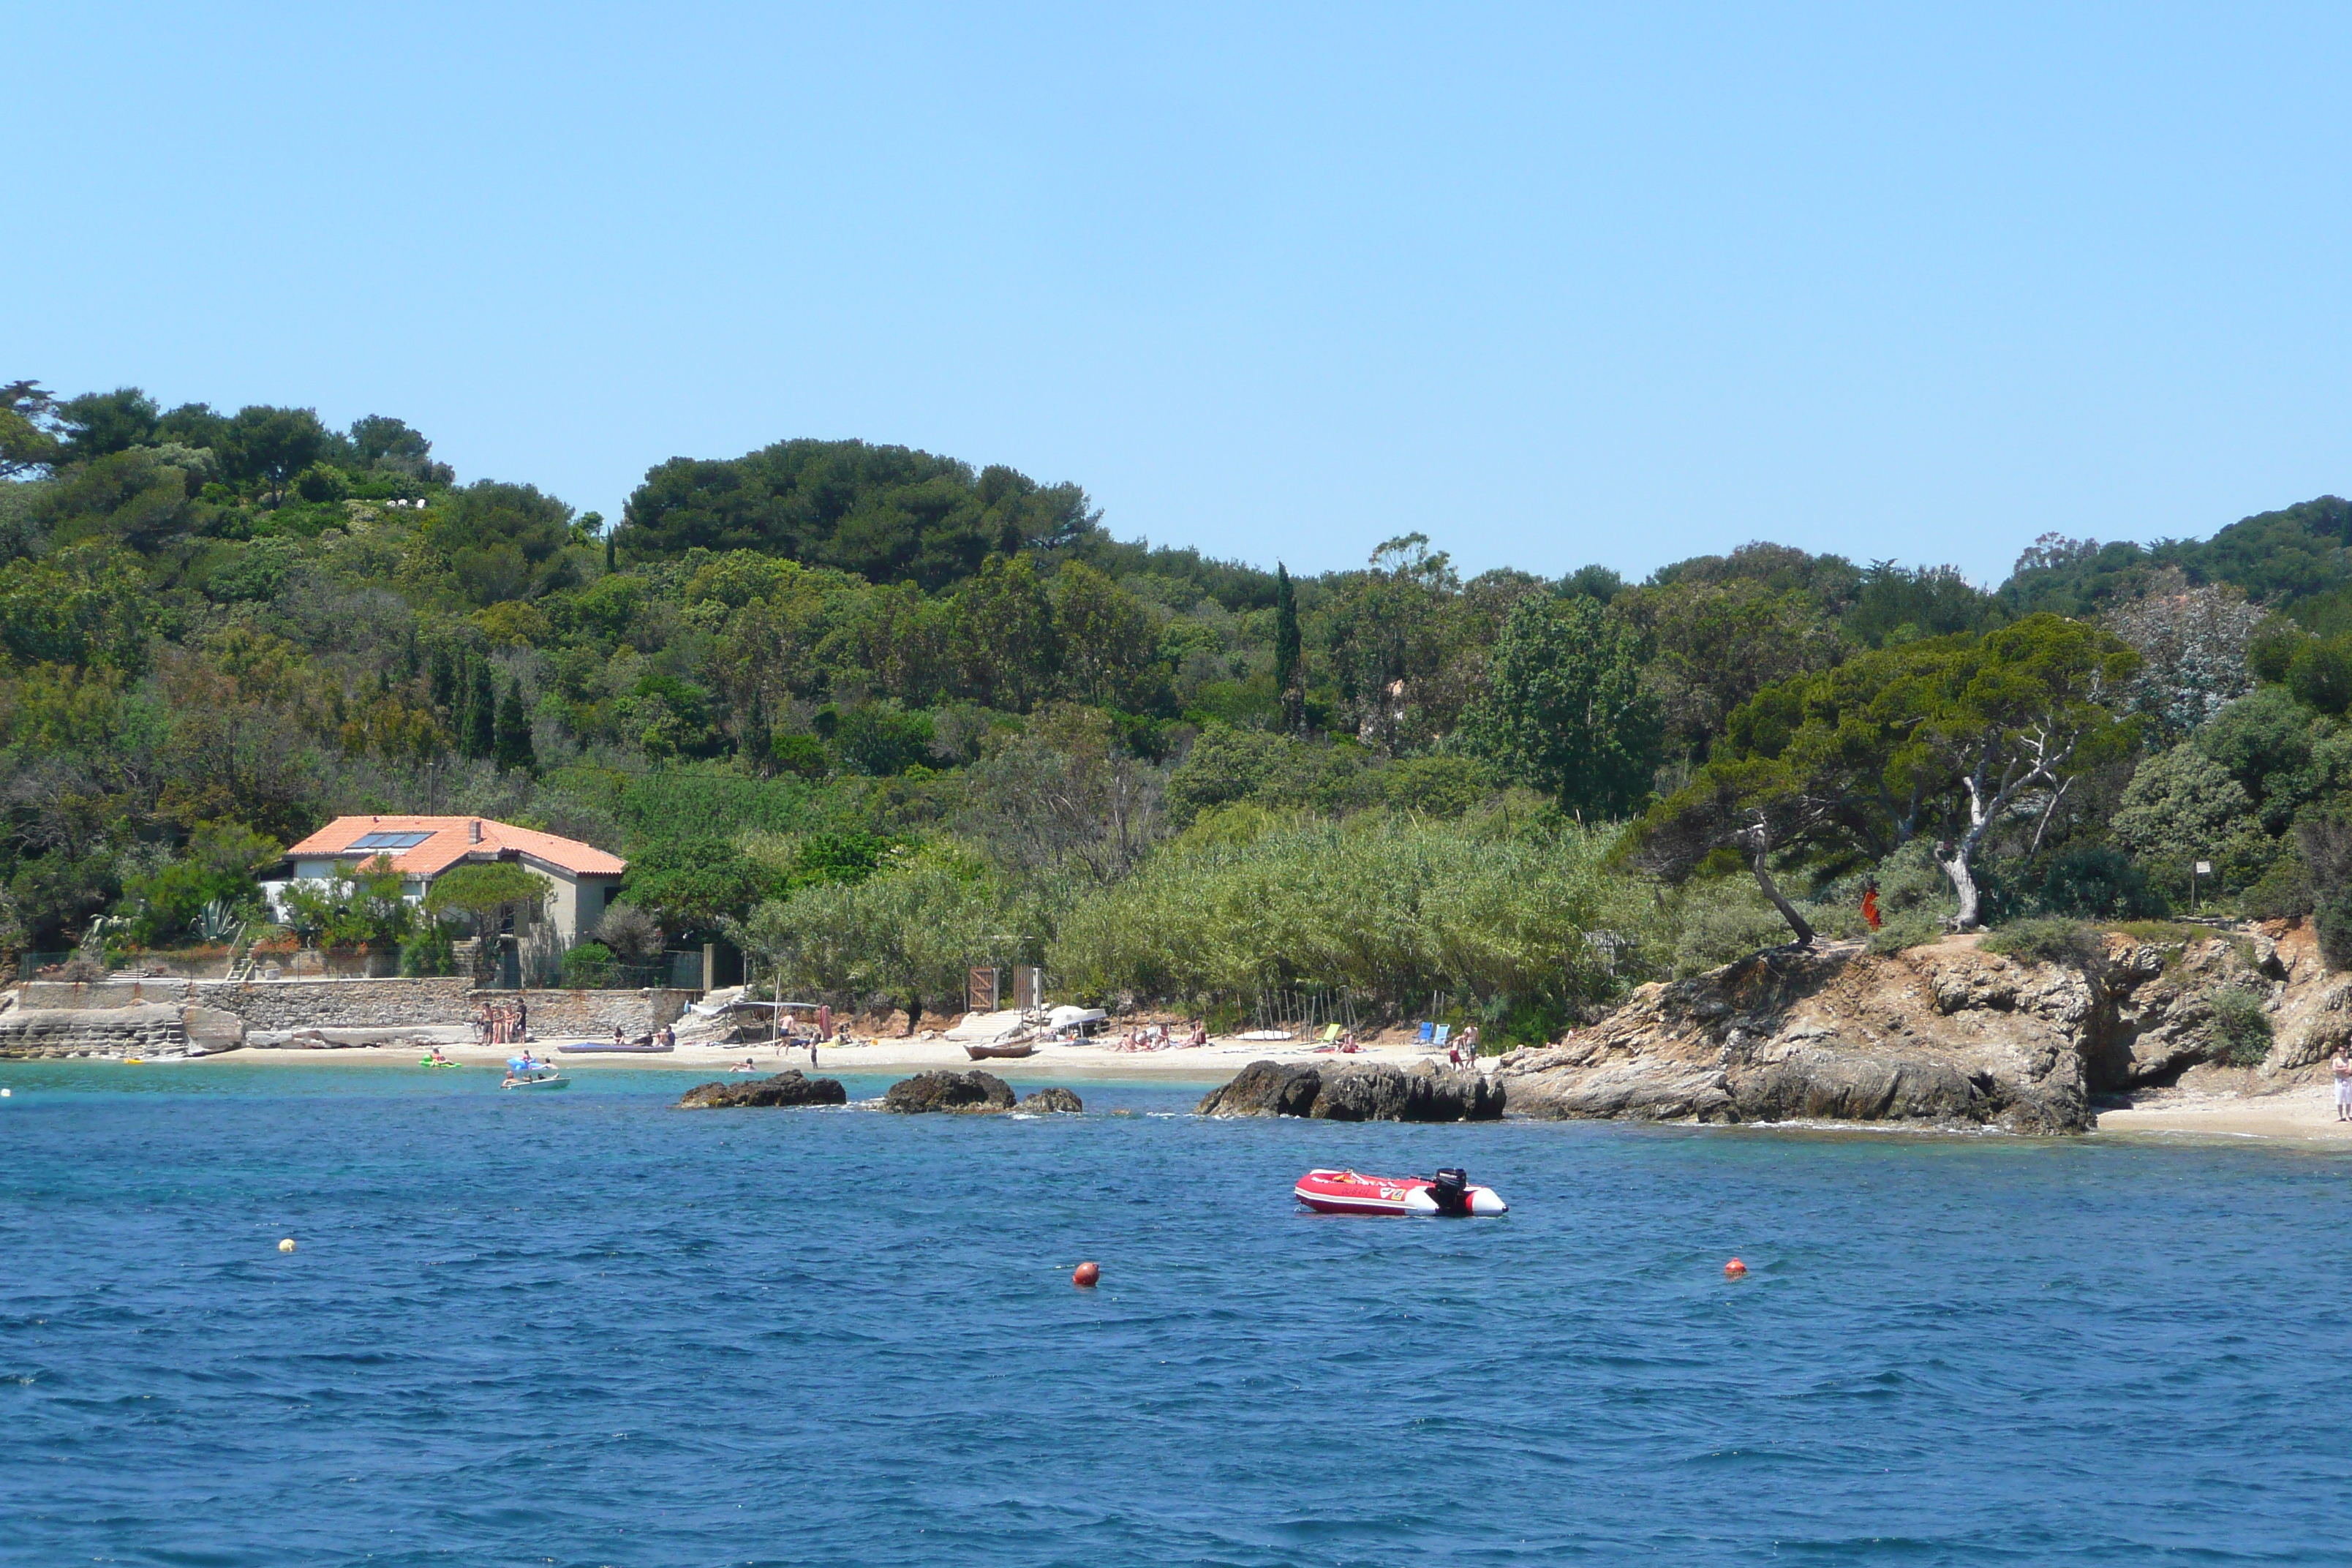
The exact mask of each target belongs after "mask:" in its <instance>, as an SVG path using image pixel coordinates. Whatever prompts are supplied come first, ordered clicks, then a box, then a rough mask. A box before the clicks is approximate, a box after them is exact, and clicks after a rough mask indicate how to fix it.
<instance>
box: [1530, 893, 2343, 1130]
mask: <svg viewBox="0 0 2352 1568" xmlns="http://www.w3.org/2000/svg"><path fill="white" fill-rule="evenodd" d="M2286 973H2287V967H2286V965H2285V964H2284V962H2283V961H2282V958H2281V955H2280V948H2279V944H2278V943H2277V942H2275V941H2272V940H2269V939H2265V940H2264V942H2263V944H2261V945H2257V944H2255V943H2254V942H2252V941H2250V940H2249V939H2247V938H2246V937H2243V936H2224V935H2222V934H2219V933H2216V934H2213V935H2210V936H2209V935H2206V934H2203V933H2201V932H2184V933H2183V934H2182V935H2181V936H2180V937H2179V938H2176V939H2174V940H2172V941H2170V942H2149V941H2145V940H2142V939H2140V938H2137V937H2134V936H2131V935H2127V934H2126V933H2123V932H2113V933H2109V934H2108V935H2106V936H2105V938H2104V939H2103V941H2101V942H2098V943H2096V944H2094V945H2093V946H2091V947H2089V948H2087V949H2086V950H2085V951H2084V952H2083V953H2082V954H2080V955H2078V957H2076V958H2075V959H2074V960H2073V961H2071V962H2063V963H2058V962H2042V961H2037V960H2033V959H2030V958H2025V957H2021V956H2014V955H2011V956H2003V955H2001V954H1999V953H1991V952H1983V951H1981V950H1980V949H1979V946H1978V945H1977V942H1976V940H1975V939H1973V938H1951V939H1947V940H1945V941H1942V942H1933V943H1930V944H1927V945H1926V946H1923V947H1916V948H1910V949H1906V950H1905V951H1904V952H1901V953H1900V954H1893V955H1874V954H1872V953H1870V952H1865V951H1864V950H1863V949H1862V948H1861V947H1860V945H1859V944H1853V943H1839V944H1830V945H1825V946H1822V947H1820V948H1816V949H1813V950H1811V951H1810V952H1808V951H1800V950H1793V949H1787V948H1780V949H1774V950H1772V951H1770V952H1762V953H1759V954H1757V955H1756V956H1755V957H1753V958H1749V959H1745V960H1742V961H1741V962H1740V963H1733V964H1727V965H1726V966H1725V967H1724V968H1721V969H1717V970H1715V971H1712V972H1710V973H1706V974H1702V975H1698V976H1696V977H1695V978H1693V979H1689V980H1680V981H1675V982H1674V983H1672V984H1652V985H1644V986H1643V987H1641V988H1640V989H1639V990H1637V991H1635V992H1634V993H1633V995H1632V996H1631V997H1630V998H1628V999H1627V1001H1626V1003H1625V1005H1623V1006H1622V1007H1621V1008H1619V1009H1618V1010H1617V1011H1616V1012H1615V1013H1614V1014H1612V1015H1611V1016H1609V1017H1608V1018H1605V1019H1603V1020H1602V1021H1601V1023H1600V1024H1598V1025H1596V1026H1593V1027H1592V1028H1591V1029H1588V1030H1583V1031H1580V1032H1579V1033H1578V1034H1577V1035H1575V1036H1572V1037H1570V1039H1569V1040H1567V1041H1565V1042H1563V1043H1562V1044H1560V1045H1559V1046H1546V1047H1529V1048H1524V1049H1520V1050H1516V1051H1512V1052H1510V1053H1509V1054H1508V1055H1507V1056H1506V1057H1504V1058H1503V1060H1502V1063H1501V1067H1500V1072H1499V1076H1500V1077H1501V1078H1502V1079H1504V1080H1505V1081H1506V1082H1507V1084H1508V1085H1509V1088H1510V1097H1511V1109H1512V1110H1514V1111H1515V1112H1518V1113H1522V1114H1525V1115H1529V1116H1540V1117H1630V1118H1636V1119H1640V1120H1644V1121H1908V1122H1915V1123H1927V1124H1933V1125H1940V1126H1991V1127H2000V1128H2003V1129H2006V1130H2008V1131H2014V1132H2080V1131H2086V1130H2088V1129H2089V1128H2090V1127H2091V1126H2092V1125H2093V1124H2094V1123H2095V1120H2096V1118H2095V1115H2094V1113H2093V1111H2092V1109H2091V1097H2092V1096H2093V1095H2094V1094H2098V1093H2115V1092H2129V1091H2132V1090H2135V1089H2144V1088H2148V1087H2152V1086H2158V1085H2163V1084H2166V1083H2169V1082H2173V1081H2176V1080H2178V1079H2179V1077H2180V1076H2181V1075H2182V1074H2183V1073H2184V1072H2187V1071H2189V1070H2190V1069H2191V1068H2198V1067H2200V1065H2201V1064H2205V1063H2208V1062H2210V1061H2211V1060H2213V1059H2214V1058H2215V1057H2216V1055H2217V1054H2218V1053H2219V1051H2220V1049H2221V1041H2220V1037H2219V1035H2218V1032H2217V1031H2216V1029H2215V1028H2214V1026H2213V1008H2212V997H2213V995H2214V994H2215V993H2216V992H2217V991H2219V990H2221V989H2225V988H2232V987H2235V988H2240V989H2252V990H2254V991H2255V992H2256V993H2257V994H2275V993H2284V992H2286V991H2288V990H2289V989H2290V987H2289V986H2287V985H2285V984H2280V983H2279V982H2278V981H2277V980H2276V979H2275V977H2276V976H2279V975H2284V974H2286ZM2311 989H2313V990H2316V989H2317V988H2316V987H2315V986H2314V987H2312V988H2311ZM2284 1000H2286V1001H2288V1002H2293V1001H2294V997H2286V998H2284ZM2278 1005H2280V1004H2279V1003H2278V1002H2273V1006H2278ZM2317 1008H2318V1004H2316V1003H2314V1004H2311V1005H2307V1006H2305V1007H2304V1008H2303V1009H2302V1014H2314V1015H2315V1013H2316V1011H2317ZM2282 1010H2283V1011H2284V1012H2288V1013H2290V1014H2293V1015H2294V1016H2291V1017H2290V1018H2289V1022H2290V1023H2291V1024H2292V1025H2294V1026H2296V1027H2295V1031H2294V1033H2293V1034H2292V1035H2290V1034H2289V1032H2288V1031H2286V1030H2282V1031H2281V1038H2280V1042H2279V1047H2278V1048H2277V1049H2276V1050H2275V1051H2274V1052H2273V1057H2274V1058H2276V1059H2277V1061H2278V1063H2279V1065H2280V1066H2282V1067H2292V1066H2293V1065H2294V1056H2293V1053H2294V1051H2295V1050H2297V1049H2307V1048H2308V1047H2305V1046H2303V1045H2302V1044H2301V1042H2302V1041H2303V1040H2305V1038H2307V1037H2310V1036H2311V1035H2312V1034H2313V1033H2314V1032H2315V1025H2313V1024H2306V1023H2304V1022H2303V1016H2302V1014H2297V1013H2294V1009H2293V1008H2283V1009H2282Z"/></svg>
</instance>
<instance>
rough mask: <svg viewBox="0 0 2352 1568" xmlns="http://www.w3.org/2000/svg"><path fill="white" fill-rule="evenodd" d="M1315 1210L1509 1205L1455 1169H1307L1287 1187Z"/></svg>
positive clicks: (1486, 1211) (1447, 1211)
mask: <svg viewBox="0 0 2352 1568" xmlns="http://www.w3.org/2000/svg"><path fill="white" fill-rule="evenodd" d="M1292 1191H1293V1193H1294V1194H1296V1195H1297V1199H1298V1201H1299V1202H1300V1203H1302V1204H1305V1205H1307V1207H1308V1208H1311V1209H1313V1210H1314V1211H1315V1212H1316V1213H1317V1214H1418V1215H1454V1216H1456V1217H1460V1216H1464V1215H1498V1214H1504V1213H1507V1212H1508V1210H1509V1209H1510V1206H1511V1205H1508V1204H1507V1203H1505V1202H1504V1201H1503V1199H1502V1195H1501V1194H1498V1193H1496V1191H1495V1189H1494V1188H1492V1187H1474V1186H1472V1185H1471V1184H1470V1180H1469V1177H1468V1176H1467V1175H1465V1173H1463V1172H1462V1171H1461V1170H1460V1169H1459V1168H1449V1169H1446V1170H1443V1171H1440V1172H1438V1173H1437V1174H1436V1175H1434V1176H1367V1175H1362V1174H1360V1173H1357V1172H1355V1171H1309V1172H1307V1173H1306V1174H1305V1175H1303V1176H1301V1177H1299V1178H1298V1185H1297V1187H1295V1188H1293V1189H1292Z"/></svg>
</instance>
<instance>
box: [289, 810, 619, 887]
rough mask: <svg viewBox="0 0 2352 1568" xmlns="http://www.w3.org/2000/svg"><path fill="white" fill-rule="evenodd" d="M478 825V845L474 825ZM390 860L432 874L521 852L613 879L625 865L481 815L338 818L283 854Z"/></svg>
mask: <svg viewBox="0 0 2352 1568" xmlns="http://www.w3.org/2000/svg"><path fill="white" fill-rule="evenodd" d="M477 823H479V824H480V825H481V830H482V837H481V841H480V842H479V843H477V842H475V839H474V834H473V829H474V825H475V824H477ZM418 834H421V835H423V837H421V838H419V839H418V840H417V841H416V842H415V843H413V844H400V843H397V842H394V843H388V844H386V845H385V846H384V847H383V848H382V849H376V848H373V847H362V842H361V841H362V839H366V838H368V837H371V836H389V837H395V838H399V837H409V836H411V835H418ZM376 854H383V855H384V856H387V857H389V858H390V859H391V861H392V868H393V869H394V870H395V871H405V872H407V873H409V874H410V875H412V876H417V877H437V876H439V875H440V874H441V873H442V872H444V871H446V870H447V869H448V868H450V867H452V866H455V865H457V863H458V862H459V861H461V860H468V859H472V860H499V859H504V858H508V857H509V856H521V857H523V858H527V859H531V860H537V861H540V862H541V863H542V864H545V865H549V866H552V867H554V868H557V869H558V870H562V871H569V872H570V873H572V875H573V876H575V877H617V876H619V875H620V874H621V873H622V872H624V871H625V870H627V869H628V868H629V863H628V862H627V861H625V860H624V859H622V858H620V857H619V856H617V855H607V854H605V853H604V851H603V850H602V849H599V848H596V847H594V846H593V845H588V844H583V843H581V842H580V841H579V840H578V839H576V838H558V837H556V836H555V835H554V834H552V833H539V832H535V831H533V830H532V829H530V828H528V827H517V826H514V825H513V824H512V823H510V822H498V821H494V820H493V819H491V818H489V817H487V816H339V817H337V818H335V820H334V821H332V822H331V823H329V824H327V826H324V827H321V828H320V829H319V831H318V832H316V833H313V834H312V835H310V837H308V838H305V839H303V840H302V841H301V842H300V843H299V844H297V845H295V846H293V847H291V848H289V849H288V850H287V851H286V855H287V858H289V859H293V858H296V857H299V856H309V857H318V856H322V855H323V856H332V857H334V858H338V859H352V858H360V859H364V858H373V856H374V855H376Z"/></svg>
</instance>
